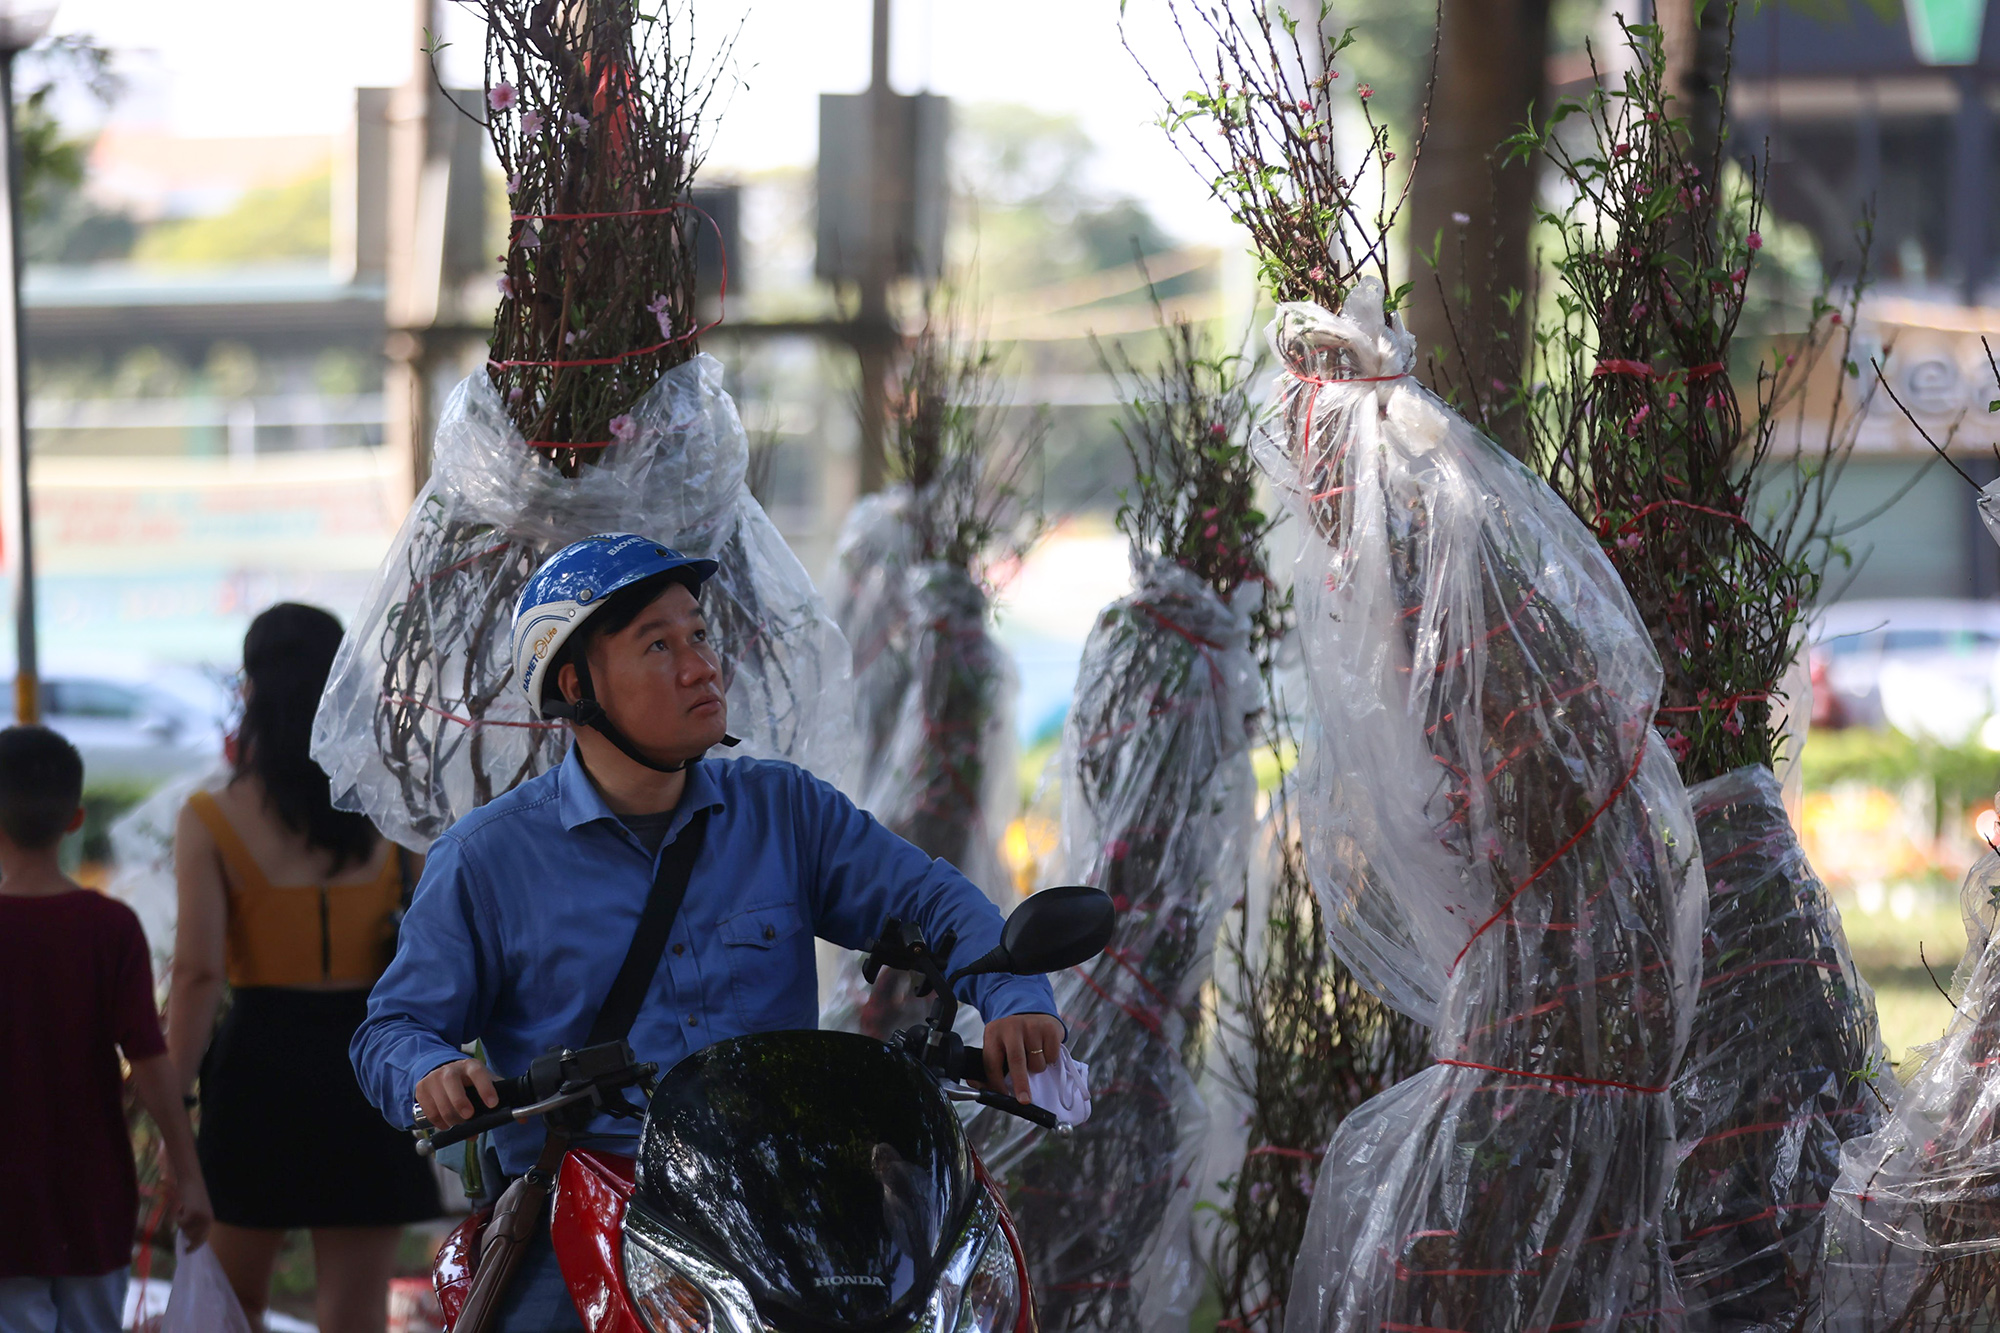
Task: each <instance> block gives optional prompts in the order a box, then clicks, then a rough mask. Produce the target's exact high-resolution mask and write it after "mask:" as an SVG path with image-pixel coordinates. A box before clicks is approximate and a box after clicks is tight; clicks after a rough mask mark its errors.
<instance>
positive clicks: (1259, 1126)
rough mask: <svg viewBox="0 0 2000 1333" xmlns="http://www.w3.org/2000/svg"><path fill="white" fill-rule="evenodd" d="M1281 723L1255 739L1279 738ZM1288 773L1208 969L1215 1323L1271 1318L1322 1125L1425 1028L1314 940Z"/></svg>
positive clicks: (1314, 902) (1314, 910) (1409, 1062)
mask: <svg viewBox="0 0 2000 1333" xmlns="http://www.w3.org/2000/svg"><path fill="white" fill-rule="evenodd" d="M1272 711H1273V712H1277V713H1280V714H1282V709H1279V708H1274V709H1273V710H1272ZM1287 730H1288V729H1287V728H1285V727H1284V726H1282V725H1280V726H1277V727H1274V728H1272V730H1271V731H1269V732H1267V735H1270V736H1272V738H1273V739H1274V740H1275V742H1276V743H1277V744H1278V745H1279V746H1280V747H1283V746H1284V745H1285V744H1287V741H1286V739H1285V738H1286V734H1287ZM1296 776H1297V775H1296V774H1293V775H1291V776H1290V777H1288V778H1287V779H1286V780H1285V781H1283V782H1282V783H1281V784H1280V785H1279V787H1278V788H1277V789H1276V790H1275V791H1273V792H1272V793H1271V801H1270V806H1269V809H1268V811H1267V813H1266V814H1265V816H1264V818H1263V819H1262V820H1261V821H1260V822H1259V827H1258V832H1257V839H1256V850H1255V852H1254V854H1253V855H1252V857H1251V863H1250V891H1249V893H1248V894H1247V895H1245V898H1244V900H1243V902H1242V903H1241V904H1240V907H1239V909H1238V910H1237V911H1235V912H1233V913H1232V914H1231V915H1232V916H1233V917H1234V918H1235V919H1234V922H1233V923H1232V924H1231V925H1227V926H1225V928H1224V930H1223V935H1222V941H1223V943H1222V955H1221V957H1220V959H1219V960H1218V962H1217V966H1216V989H1217V991H1218V997H1217V1000H1218V1002H1217V1006H1216V1007H1217V1013H1216V1021H1215V1025H1214V1029H1213V1037H1212V1041H1213V1046H1212V1048H1211V1053H1210V1055H1209V1057H1208V1060H1207V1068H1206V1071H1205V1072H1206V1073H1207V1074H1208V1076H1209V1077H1210V1078H1211V1079H1213V1080H1214V1082H1213V1083H1211V1084H1208V1085H1205V1086H1206V1087H1207V1089H1208V1090H1209V1092H1210V1095H1211V1096H1212V1097H1214V1098H1215V1099H1216V1100H1215V1101H1214V1103H1212V1104H1213V1105H1214V1107H1215V1110H1216V1112H1217V1116H1216V1119H1217V1120H1218V1121H1224V1122H1225V1123H1222V1124H1218V1126H1217V1129H1218V1133H1217V1134H1216V1136H1215V1140H1214V1141H1213V1142H1212V1146H1211V1147H1210V1149H1209V1151H1210V1154H1211V1155H1210V1159H1209V1162H1208V1172H1207V1174H1208V1177H1209V1178H1210V1179H1211V1180H1216V1181H1218V1182H1219V1187H1218V1190H1217V1194H1218V1195H1219V1198H1218V1202H1217V1226H1216V1228H1215V1238H1214V1242H1213V1244H1212V1246H1211V1247H1210V1250H1209V1266H1210V1268H1211V1270H1212V1271H1213V1272H1214V1274H1215V1280H1216V1285H1217V1287H1218V1288H1219V1294H1220V1296H1221V1302H1222V1314H1223V1316H1224V1324H1223V1325H1218V1326H1219V1327H1222V1326H1226V1327H1228V1328H1232V1329H1235V1330H1236V1333H1276V1331H1277V1330H1279V1329H1281V1328H1283V1327H1284V1320H1285V1298H1286V1296H1287V1295H1288V1294H1289V1292H1290V1291H1291V1286H1292V1269H1293V1265H1294V1264H1295V1263H1296V1262H1297V1259H1298V1253H1299V1241H1300V1239H1301V1237H1302V1236H1303V1235H1304V1233H1305V1222H1306V1215H1307V1213H1308V1211H1309V1210H1310V1208H1311V1205H1312V1196H1313V1189H1314V1184H1315V1182H1314V1175H1315V1171H1316V1168H1317V1167H1318V1165H1319V1161H1320V1157H1321V1153H1322V1150H1323V1149H1324V1147H1325V1146H1326V1143H1327V1140H1328V1139H1330V1138H1331V1137H1332V1136H1333V1131H1334V1130H1335V1129H1337V1128H1338V1127H1339V1125H1340V1122H1341V1121H1342V1120H1344V1119H1346V1118H1347V1116H1348V1115H1349V1114H1351V1113H1352V1112H1353V1110H1354V1108H1356V1107H1357V1106H1360V1105H1361V1104H1363V1103H1364V1102H1366V1101H1368V1100H1369V1099H1370V1098H1372V1097H1375V1096H1377V1095H1379V1094H1380V1093H1382V1092H1385V1091H1387V1090H1388V1089H1389V1088H1391V1087H1393V1086H1394V1085H1395V1084H1396V1083H1398V1082H1400V1081H1401V1080H1403V1079H1405V1078H1407V1077H1409V1076H1410V1075H1411V1074H1413V1073H1415V1072H1416V1071H1417V1070H1419V1069H1421V1068H1423V1066H1424V1065H1425V1064H1427V1063H1429V1060H1430V1042H1429V1040H1428V1037H1427V1034H1426V1033H1425V1032H1424V1030H1423V1029H1422V1028H1420V1027H1418V1026H1417V1025H1416V1024H1415V1023H1413V1022H1411V1021H1410V1019H1409V1018H1407V1017H1406V1016H1404V1015H1402V1014H1399V1013H1397V1012H1396V1011H1395V1010H1393V1009H1391V1008H1389V1006H1387V1005H1386V1004H1384V1003H1382V1001H1381V1000H1379V999H1378V998H1376V997H1375V996H1374V995H1373V994H1371V993H1370V992H1369V991H1368V990H1367V989H1366V988H1365V987H1363V986H1362V985H1361V984H1360V983H1359V982H1358V981H1356V980H1355V977H1354V974H1353V973H1352V972H1350V971H1348V970H1347V967H1346V965H1345V964H1343V963H1342V962H1341V961H1340V956H1339V955H1338V954H1336V953H1334V952H1333V951H1332V949H1330V948H1329V947H1328V945H1327V940H1326V931H1325V929H1324V928H1323V927H1322V925H1321V922H1320V911H1319V902H1318V899H1317V898H1315V897H1314V895H1313V889H1312V878H1311V876H1310V875H1309V874H1308V873H1307V871H1306V864H1305V848H1304V847H1303V845H1302V844H1301V842H1300V839H1299V831H1300V830H1299V818H1298V814H1297V810H1296V806H1297V801H1298V790H1299V788H1298V783H1297V781H1296ZM1232 1113H1233V1114H1232ZM1237 1125H1240V1129H1239V1130H1238V1131H1237V1132H1236V1133H1233V1134H1232V1133H1231V1132H1230V1131H1231V1129H1232V1128H1235V1127H1236V1126H1237ZM1225 1154H1226V1156H1225Z"/></svg>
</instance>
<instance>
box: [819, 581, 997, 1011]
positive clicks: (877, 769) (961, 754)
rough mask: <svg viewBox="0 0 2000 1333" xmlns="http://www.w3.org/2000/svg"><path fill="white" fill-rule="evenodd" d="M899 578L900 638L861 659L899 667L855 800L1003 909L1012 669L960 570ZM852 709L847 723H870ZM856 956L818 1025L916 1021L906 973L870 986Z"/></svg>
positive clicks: (869, 685) (871, 694) (860, 672)
mask: <svg viewBox="0 0 2000 1333" xmlns="http://www.w3.org/2000/svg"><path fill="white" fill-rule="evenodd" d="M901 581H902V585H903V586H902V597H901V599H900V600H901V602H902V606H903V615H904V617H905V630H906V634H907V640H906V643H905V644H903V645H897V646H892V647H890V648H887V649H885V650H884V651H882V652H881V653H879V654H878V655H877V656H876V657H875V659H874V663H873V665H874V666H875V667H876V668H877V669H879V670H882V671H883V672H884V674H888V673H890V672H894V673H897V674H900V675H902V676H903V678H904V682H905V683H904V689H903V695H902V698H901V699H900V700H898V701H897V702H898V705H899V706H898V708H897V711H896V714H895V716H894V719H893V721H894V725H893V726H892V727H890V729H889V731H888V734H887V736H886V737H885V738H884V741H883V745H882V749H881V751H880V752H879V753H876V754H870V755H867V756H865V757H864V760H863V762H864V764H865V765H866V766H867V769H868V771H869V779H868V781H866V782H865V783H864V784H862V786H861V794H860V798H859V804H860V805H861V807H862V808H863V809H865V810H867V811H869V812H870V813H871V814H873V815H874V816H875V817H876V818H877V819H879V820H880V821H881V822H882V823H883V825H884V826H886V827H887V828H889V829H890V830H891V831H893V832H895V833H897V834H900V835H901V836H902V837H904V838H907V839H909V841H910V842H912V843H914V844H916V846H918V847H920V848H922V849H923V850H924V851H925V852H927V853H929V854H930V855H931V856H934V857H938V858H939V859H941V860H945V861H949V862H950V863H951V864H952V865H954V866H956V867H957V868H958V869H959V871H960V872H961V873H963V874H964V875H965V876H966V878H968V879H970V880H971V881H972V882H973V883H974V884H977V885H978V886H979V887H980V889H981V890H982V891H984V892H985V893H986V895H987V896H988V897H990V898H992V899H993V901H994V902H995V903H997V904H1002V905H1003V910H1004V905H1005V904H1007V903H1010V902H1012V901H1013V898H1014V894H1013V888H1012V885H1011V882H1010V881H1009V879H1008V877H1007V875H1006V873H1005V871H1004V870H1003V869H1002V867H1001V865H1000V860H999V855H998V845H999V834H1000V830H1001V828H1002V826H1003V824H1004V820H1005V819H1006V815H1007V811H1008V808H1009V806H1010V805H1011V804H1012V801H1013V788H1014V783H1015V777H1014V764H1013V754H1014V731H1013V727H1014V721H1013V710H1012V707H1011V704H1012V700H1013V693H1014V673H1013V666H1012V664H1011V663H1010V662H1009V661H1008V658H1007V654H1006V651H1005V650H1004V649H1003V648H1001V647H1000V645H999V644H998V643H997V642H996V641H995V640H994V638H993V636H992V634H991V633H990V632H989V631H988V630H987V626H986V594H985V592H984V591H983V590H982V589H981V588H980V587H979V585H978V584H977V583H975V582H974V581H973V579H972V576H971V575H969V574H968V573H966V571H965V570H964V569H962V568H960V567H959V566H957V565H953V564H949V563H947V562H944V561H926V562H923V563H920V564H918V565H915V566H914V567H911V568H908V569H906V570H904V571H903V573H902V580H901ZM899 659H900V660H899ZM856 672H857V682H856V683H857V685H858V686H859V687H860V689H861V690H863V691H866V695H867V697H868V698H869V699H870V700H871V701H872V700H874V699H875V698H876V697H877V695H878V688H877V687H878V684H879V682H878V681H876V680H873V679H871V678H870V676H869V675H868V674H867V671H866V669H865V668H864V667H863V664H862V663H861V662H860V661H859V660H858V658H857V661H856ZM856 711H857V714H858V716H857V717H856V726H857V730H863V729H866V728H868V727H869V726H870V724H871V722H873V721H875V720H877V719H873V718H871V717H869V716H868V715H867V714H866V713H865V712H864V711H863V710H861V709H857V710H856ZM858 959H859V955H854V956H852V957H851V958H849V959H847V960H844V961H843V965H842V971H841V974H840V977H839V979H838V980H837V981H836V982H835V983H834V991H833V994H832V995H830V996H829V997H828V1000H827V1004H826V1007H825V1009H824V1011H823V1012H822V1014H821V1016H820V1026H822V1027H829V1028H837V1029H840V1030H842V1031H847V1032H863V1033H866V1034H868V1035H869V1036H872V1037H880V1038H887V1037H888V1036H890V1035H891V1034H893V1033H895V1032H897V1031H899V1030H901V1029H902V1028H906V1027H909V1026H911V1025H912V1024H915V1023H921V1022H922V1021H923V1020H924V1016H925V1014H926V1013H927V1012H928V1011H929V1007H930V1001H929V1000H928V999H920V998H918V997H917V996H916V995H915V994H914V993H913V992H912V989H911V986H910V982H909V979H908V977H907V975H906V974H904V973H901V972H884V973H882V974H881V975H880V976H879V977H878V978H877V979H876V982H875V984H874V986H872V987H871V986H869V985H868V983H867V982H866V981H865V980H864V979H863V977H862V975H861V969H860V967H859V964H858ZM961 961H963V960H961ZM968 1012H969V1011H968Z"/></svg>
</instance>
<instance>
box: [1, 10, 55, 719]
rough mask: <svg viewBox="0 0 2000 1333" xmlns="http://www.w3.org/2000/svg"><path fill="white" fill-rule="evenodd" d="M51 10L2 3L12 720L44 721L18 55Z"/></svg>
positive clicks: (5, 497)
mask: <svg viewBox="0 0 2000 1333" xmlns="http://www.w3.org/2000/svg"><path fill="white" fill-rule="evenodd" d="M51 17H53V10H52V9H51V8H49V7H46V6H40V7H36V8H33V9H29V8H28V7H26V6H16V5H10V4H4V3H0V130H4V132H5V134H6V136H7V144H6V149H7V151H6V165H5V169H4V170H0V193H3V194H4V195H5V196H6V197H5V199H4V200H0V275H4V279H0V509H3V510H4V512H0V558H4V559H5V560H6V562H7V574H8V582H9V584H10V586H11V591H12V593H13V599H14V720H15V721H16V722H19V723H22V724H29V723H34V722H39V721H41V716H42V710H41V689H40V676H39V673H38V670H37V661H36V658H37V654H36V651H35V539H34V521H33V518H32V515H31V512H30V509H29V496H28V399H27V375H26V373H25V369H26V361H27V357H26V354H25V349H24V348H23V347H22V345H21V197H20V196H21V189H20V186H21V150H20V144H19V143H18V142H17V141H16V139H15V136H14V57H15V56H17V55H19V54H20V53H21V52H22V51H25V50H26V49H27V48H29V47H30V46H33V45H34V44H35V42H36V41H37V40H39V39H40V37H41V35H42V33H43V32H45V31H47V29H48V25H49V20H50V18H51Z"/></svg>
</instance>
